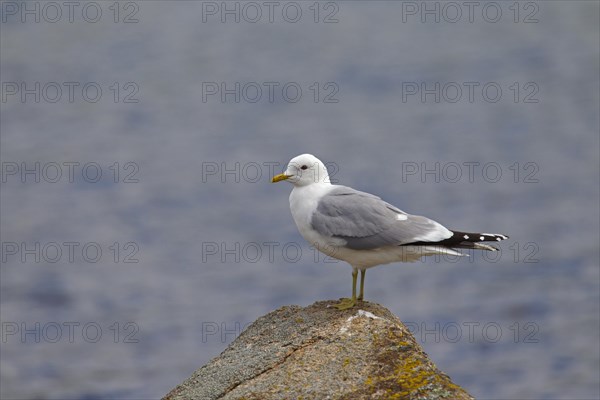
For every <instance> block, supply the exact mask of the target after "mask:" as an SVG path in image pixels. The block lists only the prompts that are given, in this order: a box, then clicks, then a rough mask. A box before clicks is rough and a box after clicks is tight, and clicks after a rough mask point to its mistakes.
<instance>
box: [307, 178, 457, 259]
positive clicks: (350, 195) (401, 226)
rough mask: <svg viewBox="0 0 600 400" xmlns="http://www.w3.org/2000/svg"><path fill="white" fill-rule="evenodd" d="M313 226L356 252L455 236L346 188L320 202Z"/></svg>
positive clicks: (382, 202)
mask: <svg viewBox="0 0 600 400" xmlns="http://www.w3.org/2000/svg"><path fill="white" fill-rule="evenodd" d="M311 224H312V227H313V229H315V230H316V231H317V232H319V233H320V234H322V235H324V236H327V237H333V238H338V239H343V240H345V241H346V245H345V246H346V247H348V248H351V249H354V250H368V249H376V248H379V247H384V246H393V245H403V244H408V243H413V242H437V241H440V240H444V239H447V238H449V237H451V236H452V232H451V231H449V230H448V229H446V228H445V227H443V226H442V225H440V224H439V223H437V222H435V221H432V220H430V219H429V218H425V217H421V216H418V215H410V214H407V213H405V212H403V211H401V210H400V209H398V208H396V207H394V206H393V205H391V204H389V203H386V202H385V201H383V200H381V199H380V198H379V197H377V196H374V195H372V194H369V193H365V192H360V191H358V190H354V189H352V188H349V187H345V186H339V187H337V188H335V189H333V190H332V191H331V192H329V193H328V194H326V195H325V196H323V197H322V198H321V199H320V200H319V203H318V205H317V209H316V210H315V212H314V214H313V215H312V219H311Z"/></svg>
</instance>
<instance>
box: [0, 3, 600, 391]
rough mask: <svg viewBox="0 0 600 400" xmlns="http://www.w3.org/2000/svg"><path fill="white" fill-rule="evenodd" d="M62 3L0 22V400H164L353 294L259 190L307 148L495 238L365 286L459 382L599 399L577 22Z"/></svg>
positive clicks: (593, 242)
mask: <svg viewBox="0 0 600 400" xmlns="http://www.w3.org/2000/svg"><path fill="white" fill-rule="evenodd" d="M25 3H27V4H25ZM48 4H50V6H48ZM52 4H54V5H52ZM56 4H57V5H58V6H56ZM73 4H74V5H73V6H66V5H64V4H62V3H60V2H59V3H51V2H50V3H48V2H6V1H3V2H2V23H1V25H0V27H1V32H0V57H1V63H0V65H1V71H0V73H1V81H2V96H3V98H2V103H1V115H0V119H1V123H0V128H1V141H0V143H1V158H2V172H3V177H2V190H1V195H0V199H1V214H2V223H1V232H0V233H1V236H2V238H1V240H2V267H1V269H0V274H1V275H0V278H1V284H0V288H1V310H0V311H1V321H2V342H1V343H0V346H1V355H0V358H1V362H0V372H1V385H0V395H1V397H2V398H3V399H86V400H91V399H152V398H159V397H161V396H162V395H164V394H166V393H167V392H168V391H169V390H170V389H171V388H173V387H174V386H175V385H177V384H178V383H180V382H181V381H182V380H183V379H185V378H187V377H188V376H189V375H190V374H191V373H192V372H193V371H194V370H195V369H196V368H198V367H200V366H201V365H203V364H204V363H206V362H207V361H209V360H210V359H211V358H212V357H214V356H217V355H218V354H219V353H220V352H221V351H222V350H223V349H224V348H225V347H226V345H227V343H229V342H231V341H232V340H233V339H234V337H235V336H236V334H238V333H239V331H240V330H241V329H242V328H243V327H244V326H245V325H246V324H248V323H250V322H252V321H254V320H255V319H256V318H257V317H259V316H261V315H263V314H265V313H267V312H269V311H271V310H273V309H275V308H278V307H281V306H283V305H289V304H300V305H309V304H311V303H313V302H314V301H317V300H324V299H336V298H339V297H343V296H348V295H349V294H350V282H351V277H350V268H349V267H348V266H347V265H346V264H344V263H342V262H337V263H336V262H329V261H330V260H326V259H324V257H322V256H318V255H316V254H315V253H314V251H313V250H311V249H310V248H309V246H308V245H307V244H306V243H305V242H304V241H303V240H302V238H301V237H300V235H299V233H298V232H297V230H296V227H295V225H294V223H293V220H292V218H291V215H290V212H289V205H288V195H289V191H290V190H291V186H289V185H287V184H286V183H280V184H277V185H272V184H270V183H269V178H270V176H271V174H272V173H279V172H281V171H282V170H283V169H284V166H285V164H286V163H287V161H288V160H289V159H290V158H292V157H293V156H296V155H297V154H300V153H305V152H309V153H313V154H315V155H316V156H317V157H319V158H321V159H322V160H323V161H326V162H328V163H329V166H330V170H331V172H332V175H333V179H335V180H336V181H338V182H339V183H343V184H347V185H350V186H353V187H355V188H357V189H361V190H365V191H369V192H373V193H377V194H379V195H380V196H381V197H383V198H384V199H385V200H387V201H389V202H391V203H393V204H395V205H397V206H398V207H400V208H401V209H403V210H405V211H407V212H410V213H414V214H423V215H427V216H429V217H431V218H434V219H436V220H438V221H439V222H441V223H443V224H445V225H447V226H449V227H450V228H455V229H464V230H473V231H477V230H481V231H483V232H490V231H491V232H499V233H505V234H508V235H510V240H509V241H507V242H504V243H502V245H501V247H502V252H501V253H500V256H499V258H490V256H488V255H486V256H485V257H484V255H482V254H472V256H471V257H470V258H469V259H461V260H452V259H435V258H430V259H427V260H425V261H423V262H419V263H414V264H405V265H402V264H392V265H389V266H385V267H379V268H376V269H373V270H370V271H369V276H368V278H367V281H366V296H367V299H368V300H370V301H375V302H378V303H380V304H383V305H385V306H386V307H388V308H389V309H391V310H392V311H393V312H394V313H395V314H397V315H398V316H399V317H400V318H401V319H402V320H403V321H405V322H407V323H408V324H409V326H410V327H411V328H412V329H413V331H414V332H415V334H416V336H417V339H418V340H419V341H420V342H421V343H422V344H423V347H424V349H425V351H426V352H427V353H428V354H429V355H430V356H431V357H432V359H433V360H434V362H436V363H437V365H438V366H439V368H440V369H442V370H443V371H445V372H446V373H448V374H449V375H450V376H451V377H452V378H453V380H454V381H455V382H456V383H458V384H460V385H462V386H464V387H465V388H466V389H467V390H468V391H469V392H471V393H472V394H473V395H475V396H476V397H477V398H481V399H597V398H599V396H600V393H599V378H598V376H599V371H600V368H599V357H600V351H599V341H598V337H599V334H600V332H599V313H600V309H599V303H600V298H599V285H600V282H599V279H600V278H599V250H598V248H599V245H598V243H599V205H598V198H599V193H598V191H599V77H598V75H599V73H598V71H599V68H600V65H599V3H598V2H594V1H552V2H542V1H534V2H479V3H477V4H478V5H475V6H466V5H464V4H463V3H460V2H457V3H444V2H427V3H416V2H391V1H374V2H367V1H347V2H346V1H343V2H321V3H315V2H296V3H294V2H280V3H276V4H275V5H271V6H269V5H265V4H264V3H262V2H256V3H236V2H227V3H221V2H193V1H178V2H169V1H136V2H121V3H114V2H104V1H100V2H92V3H88V2H74V3H73ZM248 4H250V5H248ZM448 4H450V6H448ZM26 7H27V8H26ZM69 7H72V9H70V8H69ZM469 7H473V8H472V9H470V8H469ZM27 10H29V11H27ZM36 10H37V11H36ZM98 10H99V11H100V12H101V14H99V13H98ZM227 10H229V11H230V12H227ZM431 10H433V11H431ZM436 10H437V11H436ZM299 11H300V12H301V14H299V13H298V12H299ZM429 11H431V12H429ZM58 12H60V15H59V14H58ZM498 12H499V13H498ZM36 17H37V18H39V22H36V20H35V19H36ZM236 18H238V19H239V21H236ZM436 19H437V20H436ZM23 20H24V21H23ZM222 20H224V22H223V21H222ZM36 83H38V84H39V88H37V87H36ZM236 83H238V84H239V87H238V88H237V89H236ZM436 84H439V87H436ZM23 85H24V86H23ZM222 85H224V86H222ZM423 85H424V86H423ZM70 88H72V91H71V89H70ZM258 88H260V89H261V91H259V90H258ZM269 88H271V89H272V92H270V89H269ZM98 89H100V90H101V94H100V92H99V91H98ZM299 90H300V91H301V93H300V92H299ZM471 90H472V91H471ZM270 95H271V96H272V97H270ZM36 96H37V97H38V98H37V99H36ZM70 96H72V98H70ZM222 96H223V97H224V99H222ZM236 96H238V97H239V101H236ZM436 97H437V99H436ZM36 162H39V163H40V164H39V167H36V164H35V163H36ZM436 163H437V164H436ZM57 165H58V166H59V167H60V168H61V169H60V173H61V175H60V176H59V175H58V173H59V169H58V168H57ZM36 168H38V175H37V176H36V172H35V169H36ZM436 168H437V170H436ZM28 170H34V172H27V171H28ZM70 171H72V173H73V175H72V176H69V172H70ZM98 172H101V173H102V176H98ZM38 178H39V182H36V179H38ZM23 181H24V182H23ZM36 245H37V246H39V248H36ZM236 246H237V247H236ZM98 251H101V254H96V253H97V252H98ZM36 258H37V259H36ZM136 261H137V262H136ZM36 324H37V325H36Z"/></svg>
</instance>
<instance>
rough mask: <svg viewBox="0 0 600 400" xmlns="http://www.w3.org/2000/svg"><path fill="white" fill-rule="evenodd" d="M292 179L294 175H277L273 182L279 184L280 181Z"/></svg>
mask: <svg viewBox="0 0 600 400" xmlns="http://www.w3.org/2000/svg"><path fill="white" fill-rule="evenodd" d="M291 177H292V175H286V174H279V175H275V176H274V177H273V179H271V182H272V183H275V182H279V181H285V180H286V179H288V178H291Z"/></svg>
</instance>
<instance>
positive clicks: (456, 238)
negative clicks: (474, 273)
mask: <svg viewBox="0 0 600 400" xmlns="http://www.w3.org/2000/svg"><path fill="white" fill-rule="evenodd" d="M452 233H453V235H452V236H451V237H449V238H448V239H446V240H442V241H441V242H438V243H437V244H439V245H442V246H448V247H453V248H457V249H479V250H489V251H498V249H497V248H496V247H494V246H490V245H489V244H483V243H481V242H500V241H502V240H506V239H508V236H506V235H501V234H499V233H472V232H459V231H452Z"/></svg>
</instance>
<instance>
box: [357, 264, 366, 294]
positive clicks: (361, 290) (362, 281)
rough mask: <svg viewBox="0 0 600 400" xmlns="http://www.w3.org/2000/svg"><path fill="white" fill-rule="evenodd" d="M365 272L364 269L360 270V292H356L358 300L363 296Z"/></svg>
mask: <svg viewBox="0 0 600 400" xmlns="http://www.w3.org/2000/svg"><path fill="white" fill-rule="evenodd" d="M366 274H367V270H366V269H361V270H360V292H358V298H357V299H358V300H360V301H362V300H363V299H364V298H365V275H366Z"/></svg>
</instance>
